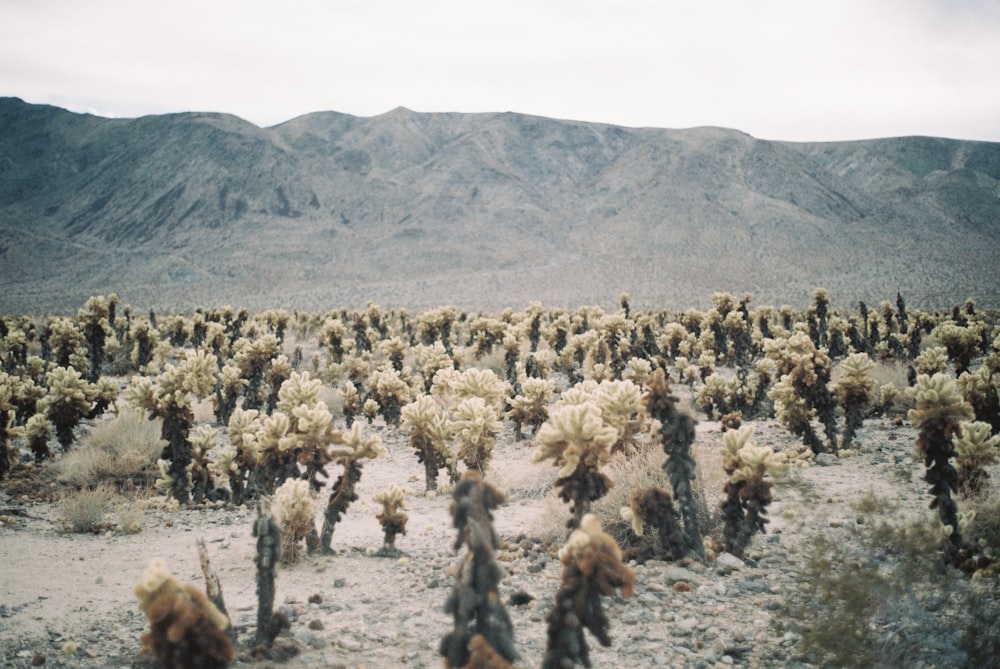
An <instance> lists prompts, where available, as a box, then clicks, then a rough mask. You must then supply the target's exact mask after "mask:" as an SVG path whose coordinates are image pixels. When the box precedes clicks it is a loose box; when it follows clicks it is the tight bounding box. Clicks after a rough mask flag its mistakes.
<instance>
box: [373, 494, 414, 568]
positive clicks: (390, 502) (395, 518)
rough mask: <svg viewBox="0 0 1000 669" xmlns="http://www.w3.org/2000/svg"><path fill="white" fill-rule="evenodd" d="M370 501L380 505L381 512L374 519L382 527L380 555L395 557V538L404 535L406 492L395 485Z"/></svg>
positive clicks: (406, 517)
mask: <svg viewBox="0 0 1000 669" xmlns="http://www.w3.org/2000/svg"><path fill="white" fill-rule="evenodd" d="M372 501H373V502H375V503H376V504H381V505H382V511H381V512H380V513H379V514H378V515H376V516H375V517H376V518H377V519H378V522H379V523H380V524H381V525H382V537H383V538H382V548H381V550H380V551H379V554H380V555H397V554H398V553H399V551H398V550H397V549H396V536H397V535H399V534H403V535H405V534H406V521H407V520H409V517H408V516H407V515H406V514H405V513H404V512H403V509H404V508H405V506H406V490H405V489H403V488H399V487H397V486H395V485H391V486H389V488H388V489H387V490H383V491H382V492H380V493H378V494H377V495H375V496H374V497H372Z"/></svg>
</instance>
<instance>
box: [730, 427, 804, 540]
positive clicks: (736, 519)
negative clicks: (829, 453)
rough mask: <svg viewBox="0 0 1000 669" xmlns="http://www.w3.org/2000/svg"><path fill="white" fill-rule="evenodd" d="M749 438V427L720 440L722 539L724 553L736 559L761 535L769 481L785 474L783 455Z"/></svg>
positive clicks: (751, 428)
mask: <svg viewBox="0 0 1000 669" xmlns="http://www.w3.org/2000/svg"><path fill="white" fill-rule="evenodd" d="M752 437H753V427H752V426H749V425H748V426H745V427H741V428H740V429H738V430H736V431H732V430H730V431H728V432H726V433H725V435H724V436H723V451H722V468H723V469H724V470H725V472H726V474H727V475H728V476H729V480H728V481H726V485H725V487H724V488H723V492H725V494H726V500H725V501H724V502H723V503H722V513H723V518H724V521H725V529H724V537H725V545H726V550H727V551H729V552H730V553H732V554H733V555H735V556H737V557H742V556H743V551H744V550H745V549H746V547H747V545H748V544H749V543H750V538H751V537H752V536H753V535H754V534H755V533H757V532H764V531H765V526H766V525H767V522H768V520H767V506H768V505H769V504H770V503H771V500H772V496H771V488H772V486H773V485H774V484H773V483H772V481H771V480H770V478H769V477H776V476H781V475H783V474H784V473H785V472H786V471H787V470H788V464H787V463H786V462H785V457H784V455H782V454H776V453H775V452H774V451H773V450H772V449H771V448H769V447H767V446H758V445H757V444H756V443H755V442H754V441H753V438H752Z"/></svg>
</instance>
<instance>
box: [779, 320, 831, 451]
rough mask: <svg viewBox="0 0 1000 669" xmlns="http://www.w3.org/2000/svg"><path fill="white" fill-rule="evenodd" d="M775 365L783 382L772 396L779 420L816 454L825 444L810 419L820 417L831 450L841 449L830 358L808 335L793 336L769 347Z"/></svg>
mask: <svg viewBox="0 0 1000 669" xmlns="http://www.w3.org/2000/svg"><path fill="white" fill-rule="evenodd" d="M765 348H766V350H767V355H768V357H770V358H771V359H772V360H774V361H775V363H776V365H777V374H779V375H780V376H781V378H780V380H779V382H778V384H777V385H775V387H774V388H773V389H772V390H771V391H770V392H769V393H768V396H769V397H770V398H771V399H773V400H774V404H775V412H776V413H777V415H778V420H779V421H781V422H782V423H784V425H785V427H787V428H788V430H789V431H790V432H792V434H795V435H797V436H799V437H801V438H802V440H803V442H804V443H805V444H806V445H807V446H809V447H811V448H812V451H813V453H814V454H819V453H820V452H821V451H822V450H823V446H824V444H823V442H822V441H821V440H820V439H819V437H818V436H817V435H816V433H815V432H814V431H813V429H812V426H811V425H810V423H809V419H810V418H811V417H812V416H813V415H816V416H817V417H818V418H819V421H820V423H822V424H823V427H824V431H825V433H826V438H827V444H826V445H827V446H828V447H829V449H830V450H833V451H836V449H837V422H836V407H837V405H836V403H835V402H834V400H833V395H832V394H831V393H830V389H829V387H828V384H829V383H830V376H831V372H832V364H831V362H830V357H829V356H828V355H827V354H826V353H825V352H824V351H823V350H821V349H817V348H816V347H815V345H814V344H813V342H812V340H811V339H810V338H809V336H808V335H806V334H805V333H802V332H796V333H794V334H792V335H791V336H790V337H789V338H788V339H787V340H784V341H772V342H770V343H769V344H767V345H766V346H765Z"/></svg>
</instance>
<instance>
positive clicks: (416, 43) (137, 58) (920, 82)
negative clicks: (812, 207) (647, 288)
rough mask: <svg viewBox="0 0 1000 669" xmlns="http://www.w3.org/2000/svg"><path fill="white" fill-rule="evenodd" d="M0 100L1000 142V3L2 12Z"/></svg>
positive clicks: (342, 5) (505, 1)
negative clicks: (471, 115)
mask: <svg viewBox="0 0 1000 669" xmlns="http://www.w3.org/2000/svg"><path fill="white" fill-rule="evenodd" d="M0 95H3V96H16V97H20V98H23V99H25V100H27V101H28V102H37V103H49V104H54V105H58V106H61V107H66V108H68V109H71V110H74V111H87V112H91V113H95V114H99V115H102V116H125V117H127V116H140V115H144V114H155V113H163V112H174V111H195V110H196V111H220V112H229V113H233V114H236V115H237V116H240V117H242V118H245V119H247V120H249V121H252V122H253V123H256V124H258V125H262V126H267V125H274V124H276V123H280V122H282V121H285V120H288V119H290V118H294V117H295V116H298V115H301V114H305V113H309V112H313V111H322V110H334V111H339V112H345V113H349V114H356V115H359V116H373V115H377V114H381V113H383V112H386V111H389V110H390V109H393V108H395V107H397V106H404V107H409V108H410V109H414V110H416V111H423V112H440V111H459V112H483V111H515V112H523V113H528V114H538V115H542V116H549V117H554V118H561V119H575V120H583V121H594V122H604V123H613V124H618V125H626V126H655V127H664V128H686V127H692V126H699V125H717V126H724V127H728V128H736V129H739V130H743V131H745V132H748V133H750V134H751V135H754V136H756V137H760V138H768V139H787V140H802V141H813V140H839V139H863V138H870V137H887V136H897V135H912V134H921V135H935V136H944V137H953V138H960V139H981V140H990V141H1000V0H683V1H682V0H619V1H612V0H601V1H598V0H489V1H480V0H431V1H424V0H281V1H280V2H279V1H276V0H154V1H147V0H0ZM0 132H2V129H0Z"/></svg>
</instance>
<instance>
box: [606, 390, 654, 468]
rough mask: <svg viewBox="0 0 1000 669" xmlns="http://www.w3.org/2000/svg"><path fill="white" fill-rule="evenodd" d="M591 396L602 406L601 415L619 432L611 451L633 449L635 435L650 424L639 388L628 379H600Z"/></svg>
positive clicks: (644, 430) (645, 429) (634, 446)
mask: <svg viewBox="0 0 1000 669" xmlns="http://www.w3.org/2000/svg"><path fill="white" fill-rule="evenodd" d="M594 399H595V400H596V401H597V405H598V406H599V407H600V409H601V418H602V419H603V420H604V422H605V423H607V424H608V425H610V426H611V427H613V428H615V431H616V432H617V433H618V438H617V439H616V440H615V443H614V444H613V445H612V446H611V452H612V453H618V452H629V451H633V450H635V448H636V439H637V437H638V435H639V434H641V433H643V432H646V431H648V430H649V428H650V426H651V424H650V420H649V414H648V412H647V411H646V407H645V405H643V403H642V389H641V388H639V386H637V385H636V384H634V383H632V382H631V381H602V382H601V383H600V384H598V386H597V389H596V392H595V393H594Z"/></svg>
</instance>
